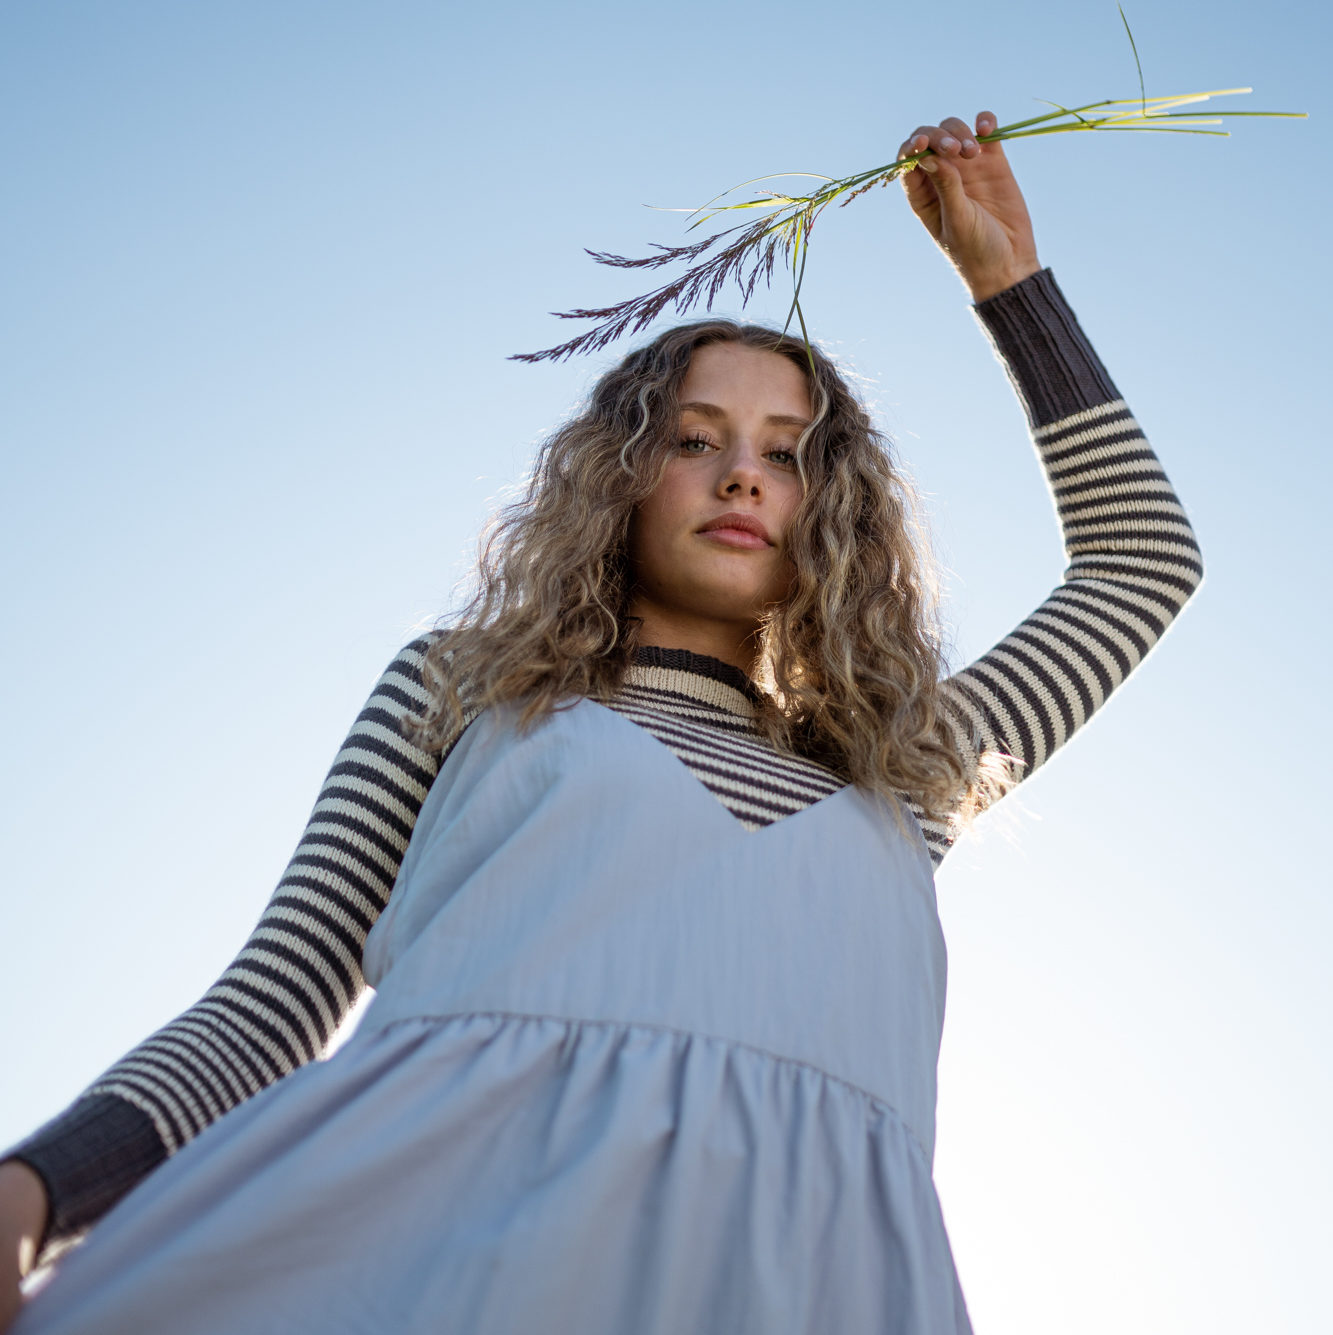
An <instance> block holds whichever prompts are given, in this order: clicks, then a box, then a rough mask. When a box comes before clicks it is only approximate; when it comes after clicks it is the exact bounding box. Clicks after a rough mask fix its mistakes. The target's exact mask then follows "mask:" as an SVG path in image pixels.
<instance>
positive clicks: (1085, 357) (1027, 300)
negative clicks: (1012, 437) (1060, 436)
mask: <svg viewBox="0 0 1333 1335" xmlns="http://www.w3.org/2000/svg"><path fill="white" fill-rule="evenodd" d="M973 310H975V311H976V314H977V319H978V320H979V321H980V323H981V327H982V328H983V329H984V330H985V331H986V334H987V336H988V337H989V338H990V341H991V343H992V344H993V345H994V347H995V351H996V352H997V353H998V354H999V357H1000V360H1001V361H1002V362H1003V363H1004V367H1005V369H1006V370H1007V371H1008V373H1009V379H1010V380H1011V381H1012V382H1013V385H1014V389H1015V391H1016V392H1017V394H1018V397H1019V399H1020V400H1021V402H1022V404H1023V410H1024V412H1026V413H1027V416H1028V421H1029V422H1030V423H1031V424H1032V425H1033V426H1034V427H1039V426H1049V425H1050V423H1052V422H1058V421H1060V419H1061V418H1064V417H1069V416H1070V415H1071V414H1073V413H1078V412H1082V411H1083V410H1084V409H1086V408H1095V407H1097V405H1098V404H1102V403H1108V402H1110V401H1111V400H1112V399H1118V398H1119V397H1120V394H1119V391H1118V390H1117V389H1116V387H1115V385H1114V383H1113V382H1112V380H1111V377H1110V376H1109V375H1108V374H1107V373H1106V368H1105V367H1104V366H1103V365H1102V363H1101V359H1100V358H1099V357H1098V356H1097V354H1096V353H1095V352H1094V351H1093V349H1092V345H1091V344H1090V343H1089V342H1088V339H1087V336H1086V335H1085V334H1084V332H1083V330H1082V329H1081V328H1079V323H1078V319H1077V318H1076V317H1075V315H1074V312H1073V311H1072V310H1070V309H1069V303H1068V302H1067V301H1066V300H1065V297H1064V293H1063V292H1061V291H1060V289H1059V287H1058V286H1057V285H1056V281H1055V277H1054V275H1053V274H1052V273H1051V271H1050V270H1049V269H1042V270H1040V271H1039V272H1038V273H1035V274H1033V275H1032V276H1031V277H1030V278H1025V279H1024V280H1023V281H1022V282H1021V283H1015V284H1014V286H1013V287H1010V288H1006V289H1005V290H1004V291H1003V292H997V293H996V294H995V296H993V297H987V298H986V300H985V301H979V302H978V303H977V304H976V306H974V307H973Z"/></svg>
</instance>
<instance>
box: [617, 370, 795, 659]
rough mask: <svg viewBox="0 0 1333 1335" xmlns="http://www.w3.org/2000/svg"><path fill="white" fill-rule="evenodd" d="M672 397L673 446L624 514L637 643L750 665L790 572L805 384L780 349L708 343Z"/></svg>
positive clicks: (631, 609) (789, 578) (787, 581)
mask: <svg viewBox="0 0 1333 1335" xmlns="http://www.w3.org/2000/svg"><path fill="white" fill-rule="evenodd" d="M678 397H679V401H680V429H679V433H678V434H679V439H680V444H679V446H678V448H677V450H676V453H675V454H674V455H673V457H672V459H671V462H670V464H669V465H668V466H667V471H666V475H665V476H664V477H663V479H662V481H661V483H660V484H659V486H658V487H657V489H656V490H655V491H654V492H653V494H652V495H651V496H649V497H648V499H647V500H646V501H644V502H643V503H642V504H641V505H640V506H639V507H638V508H637V509H636V510H635V513H634V516H633V519H632V520H631V523H630V531H629V546H630V559H631V561H632V563H633V566H634V574H635V592H634V595H633V598H632V602H631V608H630V611H631V614H632V615H634V616H637V617H641V618H642V619H643V622H644V624H643V627H642V629H641V632H640V643H642V644H658V645H664V646H667V647H673V648H685V649H691V650H693V651H694V652H696V653H707V654H711V655H713V656H714V657H718V658H722V659H724V660H726V661H731V662H736V663H737V665H738V666H742V667H748V666H749V664H750V660H751V659H752V657H753V653H752V650H753V645H751V646H750V649H749V650H748V651H747V650H746V649H745V647H744V645H745V641H747V640H749V639H750V637H751V636H753V634H754V631H755V629H756V626H757V623H758V621H759V618H760V616H761V615H762V613H763V610H764V608H765V607H766V606H768V605H770V604H772V603H775V602H780V601H781V600H782V599H783V598H784V597H785V596H786V594H787V590H788V587H789V584H790V581H791V576H792V568H791V565H790V563H789V561H788V559H787V555H786V534H787V527H788V524H789V523H790V521H791V516H792V514H793V513H794V511H795V509H796V506H797V504H798V503H799V501H800V499H801V484H800V479H799V477H798V475H797V472H796V442H797V440H798V439H799V437H800V434H801V430H802V428H803V427H804V426H805V425H806V424H807V423H808V422H809V420H810V417H811V413H812V409H811V404H810V392H809V389H808V386H807V381H806V377H805V375H804V373H803V372H802V371H801V370H800V368H799V367H797V366H796V365H795V363H794V362H791V361H789V360H788V359H787V358H786V357H783V356H780V355H779V354H778V353H775V352H767V351H764V350H762V349H759V348H751V347H747V346H745V345H744V344H740V343H710V344H708V345H707V346H706V347H702V348H699V349H698V350H697V351H696V352H695V354H694V356H693V358H692V359H691V361H690V366H689V370H688V371H687V372H686V374H685V378H684V380H683V381H682V382H681V386H680V390H679V395H678ZM728 520H731V521H733V522H730V523H729V522H728ZM747 525H748V526H749V527H748V528H747V527H746V526H747ZM751 530H757V531H751Z"/></svg>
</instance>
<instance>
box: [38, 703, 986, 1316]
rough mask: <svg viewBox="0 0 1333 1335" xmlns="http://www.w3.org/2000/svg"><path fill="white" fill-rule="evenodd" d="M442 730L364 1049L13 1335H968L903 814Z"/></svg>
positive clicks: (242, 1126)
mask: <svg viewBox="0 0 1333 1335" xmlns="http://www.w3.org/2000/svg"><path fill="white" fill-rule="evenodd" d="M514 717H515V716H514V715H513V714H512V713H511V712H510V711H508V710H503V709H502V710H491V711H488V712H487V713H485V714H483V715H481V716H480V717H479V718H478V719H477V720H476V721H475V722H474V723H473V724H472V725H471V727H470V728H469V729H468V730H467V731H466V732H465V733H464V734H463V737H462V739H461V740H460V742H459V743H458V745H457V746H456V748H455V749H454V751H453V753H452V754H451V755H450V757H449V759H448V761H447V762H446V764H445V765H444V767H443V769H442V770H441V773H440V776H439V777H438V779H436V781H435V783H434V785H433V786H432V788H431V791H430V794H429V796H428V798H427V800H426V804H425V806H424V807H423V809H422V811H421V815H420V818H419V820H418V822H417V825H416V828H415V831H414V833H413V837H412V841H411V844H410V846H409V848H408V852H407V855H406V859H405V861H404V863H403V866H402V870H401V873H400V875H399V878H398V882H397V885H396V887H395V890H394V893H393V897H392V899H391V900H390V903H389V906H388V908H387V909H386V910H385V912H384V913H383V914H382V915H381V916H380V918H379V920H378V921H377V923H376V924H375V927H374V929H373V930H372V932H371V935H370V939H369V941H368V943H367V949H366V958H365V969H366V975H367V978H368V979H369V981H370V982H371V983H372V985H374V986H375V987H376V988H377V992H378V995H377V997H376V999H375V1001H374V1003H373V1004H372V1005H371V1007H370V1008H369V1009H368V1010H367V1012H366V1013H365V1015H364V1016H363V1018H362V1021H361V1023H360V1025H359V1027H358V1029H357V1031H356V1033H355V1034H354V1035H353V1037H352V1038H351V1039H350V1040H349V1041H348V1042H347V1043H346V1044H345V1045H344V1046H343V1047H342V1048H341V1049H339V1050H338V1052H337V1053H336V1054H335V1055H334V1056H333V1057H331V1058H330V1059H329V1060H327V1061H321V1062H315V1063H313V1064H311V1065H308V1066H305V1067H303V1068H302V1069H300V1070H299V1071H296V1072H295V1073H294V1074H292V1075H290V1076H288V1077H287V1078H285V1079H283V1080H281V1081H280V1082H278V1083H277V1084H275V1085H273V1086H271V1087H270V1088H268V1089H266V1090H265V1091H264V1092H262V1093H261V1094H259V1095H257V1096H256V1097H255V1098H253V1099H251V1100H250V1101H249V1102H247V1103H246V1104H244V1105H243V1106H242V1107H240V1108H238V1109H236V1110H235V1111H233V1112H231V1113H229V1114H228V1115H227V1116H225V1117H223V1118H222V1119H221V1120H219V1121H218V1122H216V1123H215V1124H214V1125H212V1126H211V1127H209V1128H208V1129H207V1130H205V1131H204V1132H203V1133H202V1134H201V1135H200V1136H198V1137H197V1139H195V1140H193V1141H192V1142H190V1143H189V1144H188V1145H186V1146H185V1147H184V1148H183V1149H182V1150H181V1151H180V1152H179V1153H178V1154H176V1155H175V1156H174V1157H173V1158H172V1159H170V1160H169V1161H168V1162H167V1163H165V1164H164V1165H163V1166H162V1167H161V1168H159V1169H158V1170H157V1171H156V1172H155V1173H153V1174H152V1175H151V1176H150V1177H149V1178H148V1179H147V1180H146V1181H145V1182H144V1183H143V1184H142V1185H141V1186H139V1187H138V1188H136V1189H135V1190H134V1191H133V1192H132V1193H131V1194H130V1195H129V1196H127V1197H126V1198H125V1199H124V1200H123V1201H122V1202H121V1203H120V1205H118V1206H117V1207H116V1208H115V1209H114V1210H113V1211H112V1212H111V1213H110V1214H109V1215H107V1217H106V1218H105V1219H104V1220H103V1221H102V1222H101V1223H100V1224H99V1225H98V1227H97V1228H96V1229H95V1230H94V1231H93V1233H92V1234H91V1235H90V1237H89V1238H88V1240H87V1241H86V1242H85V1243H84V1244H82V1245H81V1246H80V1247H79V1248H77V1249H76V1250H75V1251H74V1252H73V1253H71V1254H70V1255H69V1256H68V1257H67V1258H66V1259H65V1261H64V1262H63V1263H62V1265H61V1267H60V1269H59V1272H58V1274H57V1275H56V1278H55V1280H54V1281H53V1282H52V1283H51V1284H50V1285H49V1286H48V1287H47V1288H46V1289H44V1290H43V1291H42V1292H40V1293H38V1294H37V1295H36V1296H35V1297H34V1299H33V1300H32V1301H31V1302H30V1304H29V1305H28V1307H27V1308H26V1309H25V1310H24V1313H23V1315H22V1316H21V1318H20V1320H19V1322H18V1323H17V1325H16V1327H15V1335H73V1333H74V1332H81V1333H89V1335H90V1333H91V1332H97V1335H131V1333H133V1335H143V1333H144V1332H157V1331H171V1332H173V1333H174V1335H267V1333H268V1332H273V1333H275V1335H276V1333H277V1332H284V1333H286V1332H305V1331H310V1332H320V1335H342V1333H344V1332H348V1333H350V1332H358V1333H359V1332H365V1333H366V1335H392V1333H396V1332H411V1333H412V1335H417V1332H421V1333H422V1335H425V1333H426V1332H432V1333H433V1332H450V1333H452V1335H516V1333H518V1332H525V1333H526V1332H556V1333H559V1335H565V1333H568V1335H575V1333H577V1335H612V1333H613V1332H614V1333H615V1335H626V1333H630V1332H632V1333H633V1335H668V1333H670V1335H684V1333H685V1332H688V1333H689V1335H751V1333H753V1335H760V1333H762V1335H798V1332H799V1333H800V1335H816V1333H818V1335H829V1332H838V1335H854V1333H859V1332H865V1333H866V1335H870V1333H871V1332H873V1333H874V1335H927V1333H929V1335H944V1333H945V1332H947V1333H948V1335H957V1332H967V1331H969V1330H970V1327H969V1324H968V1320H967V1315H966V1310H965V1307H964V1303H963V1299H962V1296H961V1293H960V1291H959V1288H958V1283H957V1279H956V1276H955V1271H954V1266H953V1261H952V1257H951V1255H950V1250H949V1244H948V1239H947V1237H946V1234H945V1229H944V1224H943V1221H942V1219H941V1215H940V1207H939V1203H938V1200H937V1197H936V1194H935V1189H934V1185H933V1183H932V1179H931V1156H932V1152H933V1142H934V1122H935V1071H936V1061H937V1057H938V1053H939V1042H940V1031H941V1024H942V1020H943V1009H944V990H945V952H944V944H943V939H942V936H941V931H940V925H939V920H938V916H937V913H936V905H935V895H934V884H933V878H932V874H931V865H930V861H929V859H928V857H927V854H926V849H925V846H924V843H923V840H922V838H921V835H920V831H919V829H918V828H917V827H916V826H915V824H914V823H913V822H912V820H911V818H910V816H906V815H905V813H903V816H902V818H901V819H900V818H899V816H898V814H897V813H895V811H894V810H893V809H892V808H891V806H890V805H889V804H887V803H885V802H884V801H882V800H881V799H878V798H873V797H871V796H868V795H867V794H866V793H864V792H863V791H862V790H860V789H857V788H855V787H846V788H843V789H841V790H839V791H837V792H835V793H833V794H832V795H831V796H829V797H826V798H824V799H823V800H821V801H819V802H817V803H815V804H814V805H812V806H809V807H806V808H805V809H804V810H802V811H800V812H798V813H797V814H795V815H792V816H789V817H786V818H785V819H782V820H779V821H777V822H776V823H775V824H772V825H770V826H767V827H766V828H764V829H761V830H756V831H750V830H747V829H746V828H745V827H744V826H743V825H742V824H741V823H740V822H739V821H738V820H737V819H736V818H735V817H733V816H732V815H731V814H730V813H729V812H728V811H727V810H726V808H725V807H723V806H722V804H721V803H720V802H719V801H718V800H717V799H716V798H715V797H714V796H713V795H712V794H711V793H710V792H709V791H708V790H707V789H706V788H705V787H704V786H703V785H702V784H701V783H700V782H699V780H698V779H697V778H695V776H694V775H693V774H692V773H691V772H690V770H689V769H688V768H687V767H686V766H685V765H684V764H682V763H681V761H680V760H678V759H677V758H676V756H675V755H673V754H672V752H671V751H670V750H669V749H668V748H667V747H666V746H664V745H663V744H662V743H661V742H659V741H658V740H656V739H655V738H654V737H653V736H651V735H650V734H649V733H648V732H647V731H646V730H644V729H643V728H641V727H638V726H637V725H636V724H634V723H633V722H630V721H629V720H627V719H626V718H624V717H622V716H621V715H619V714H617V713H616V712H615V711H613V710H612V709H609V708H607V707H605V706H603V705H600V704H597V703H595V702H593V701H587V700H585V701H582V702H580V703H578V704H577V705H575V706H574V707H573V708H570V709H568V710H564V711H562V712H559V713H556V714H555V715H553V716H551V717H549V718H548V719H546V720H545V721H544V722H543V723H541V724H540V725H538V726H537V727H536V728H535V729H534V730H533V731H531V732H530V733H529V734H528V735H526V736H520V735H519V734H518V732H517V731H516V729H515V727H514V726H513V720H514Z"/></svg>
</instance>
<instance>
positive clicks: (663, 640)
mask: <svg viewBox="0 0 1333 1335" xmlns="http://www.w3.org/2000/svg"><path fill="white" fill-rule="evenodd" d="M638 620H639V636H638V643H639V645H640V646H641V647H643V648H657V649H687V650H689V652H690V653H692V654H702V655H703V656H704V657H706V658H716V659H719V660H720V661H721V662H723V663H728V664H730V665H731V666H732V667H734V668H737V669H739V670H740V671H741V672H743V673H745V675H746V676H747V677H752V676H753V675H754V669H755V665H756V663H757V661H758V658H759V635H758V632H757V631H756V630H755V628H754V627H753V626H746V627H743V628H742V627H736V626H732V625H729V624H727V623H725V622H719V621H696V620H694V619H693V618H689V617H675V616H672V615H671V614H670V613H669V612H667V613H664V612H661V611H654V612H651V613H648V614H646V615H640V617H639V618H638Z"/></svg>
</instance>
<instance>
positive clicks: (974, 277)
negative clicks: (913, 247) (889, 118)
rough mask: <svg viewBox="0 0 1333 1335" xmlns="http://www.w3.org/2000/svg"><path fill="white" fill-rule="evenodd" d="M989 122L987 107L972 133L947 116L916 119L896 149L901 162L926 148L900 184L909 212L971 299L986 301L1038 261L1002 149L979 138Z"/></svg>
mask: <svg viewBox="0 0 1333 1335" xmlns="http://www.w3.org/2000/svg"><path fill="white" fill-rule="evenodd" d="M995 126H996V119H995V116H994V114H993V113H992V112H989V111H983V112H981V113H980V114H979V115H978V116H977V119H976V129H975V132H974V131H973V130H972V129H970V128H969V127H968V125H967V122H966V121H962V120H959V119H958V117H957V116H950V117H948V119H946V120H945V121H943V122H942V123H941V124H939V125H922V126H920V127H919V128H918V129H917V130H916V131H914V132H913V133H912V134H911V135H910V136H909V137H908V138H907V139H905V140H904V141H903V146H902V148H901V149H900V150H899V153H898V158H899V160H900V161H901V159H903V158H905V157H908V156H910V155H911V154H913V153H919V152H920V151H921V150H922V149H925V148H929V149H931V150H932V152H931V153H928V154H927V155H926V156H925V157H924V158H922V159H921V160H920V162H919V164H918V166H917V169H916V170H915V171H909V172H906V173H905V174H904V175H903V177H902V183H903V188H904V189H905V190H906V191H907V200H908V203H909V204H911V206H912V212H913V213H915V214H916V216H917V217H918V218H920V219H921V221H922V223H923V224H924V225H925V228H926V230H927V231H928V232H929V233H930V235H931V236H932V237H933V238H934V240H935V243H936V244H937V245H938V246H939V247H940V249H941V250H943V251H944V253H945V254H946V255H947V256H948V257H949V259H950V260H952V261H953V263H954V265H955V267H956V268H957V269H958V272H959V274H960V276H961V277H962V279H963V282H964V283H966V284H967V286H968V289H969V290H970V291H971V293H972V300H973V301H985V299H986V298H987V297H993V296H994V295H995V294H996V293H997V292H1003V291H1004V289H1005V288H1007V287H1012V286H1013V285H1014V284H1015V283H1020V282H1022V281H1023V279H1024V278H1027V277H1029V276H1030V275H1031V274H1034V273H1036V272H1037V271H1038V270H1039V269H1040V268H1041V264H1040V263H1039V262H1038V260H1037V243H1036V241H1035V239H1034V238H1033V235H1032V221H1031V219H1030V218H1029V217H1028V210H1027V205H1026V204H1025V203H1024V202H1023V193H1022V191H1021V190H1019V188H1018V182H1017V181H1015V180H1014V174H1013V172H1012V171H1011V170H1010V168H1009V162H1008V159H1007V158H1006V157H1005V155H1004V148H1003V147H1002V146H1001V145H1000V144H999V143H993V144H981V143H978V142H977V140H978V138H980V136H982V135H987V134H991V133H992V132H993V131H994V129H995Z"/></svg>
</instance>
